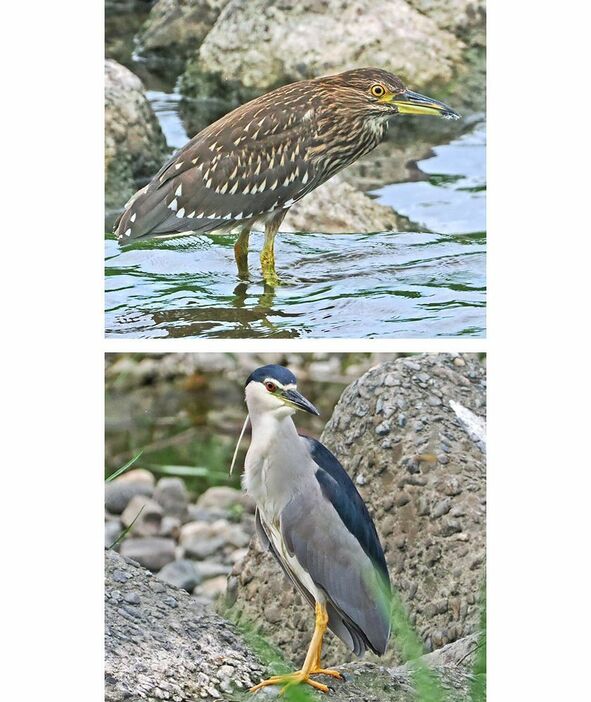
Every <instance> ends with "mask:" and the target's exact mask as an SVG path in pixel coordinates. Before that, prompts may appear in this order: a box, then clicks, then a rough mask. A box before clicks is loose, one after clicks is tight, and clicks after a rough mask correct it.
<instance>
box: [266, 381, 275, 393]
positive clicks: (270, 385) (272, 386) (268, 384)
mask: <svg viewBox="0 0 591 702" xmlns="http://www.w3.org/2000/svg"><path fill="white" fill-rule="evenodd" d="M265 387H266V388H267V390H268V391H269V392H275V390H277V386H276V385H275V383H272V382H271V381H270V380H267V382H266V383H265Z"/></svg>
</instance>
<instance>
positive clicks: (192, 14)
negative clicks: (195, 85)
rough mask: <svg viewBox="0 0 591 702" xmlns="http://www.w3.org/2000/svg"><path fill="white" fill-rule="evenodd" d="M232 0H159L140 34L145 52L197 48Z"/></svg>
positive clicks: (142, 51) (139, 37)
mask: <svg viewBox="0 0 591 702" xmlns="http://www.w3.org/2000/svg"><path fill="white" fill-rule="evenodd" d="M227 2H228V0H157V2H155V3H154V5H153V6H152V9H151V10H150V14H149V15H148V19H147V20H146V22H145V23H144V26H143V27H142V29H141V31H140V33H139V35H138V37H137V41H138V49H139V51H140V52H141V53H142V54H147V53H151V52H154V51H155V52H158V53H164V54H167V53H168V52H175V53H177V54H178V53H179V52H180V53H184V52H186V51H189V50H193V51H195V50H196V49H197V48H198V47H199V45H200V44H201V42H202V41H203V39H204V38H205V36H206V34H207V33H208V32H209V30H210V29H211V28H212V27H213V25H214V22H215V21H216V19H217V17H218V15H219V13H220V10H221V9H222V8H223V7H224V5H225V4H226V3H227Z"/></svg>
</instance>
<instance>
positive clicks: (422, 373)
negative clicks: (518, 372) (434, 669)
mask: <svg viewBox="0 0 591 702" xmlns="http://www.w3.org/2000/svg"><path fill="white" fill-rule="evenodd" d="M450 400H454V401H455V402H457V403H459V404H460V405H462V406H463V407H465V408H467V409H468V410H470V411H471V412H472V413H474V414H475V415H477V416H479V417H482V416H484V412H485V367H484V365H483V364H482V362H481V361H480V360H479V358H478V357H477V356H475V355H464V356H453V355H450V354H422V355H418V356H410V357H400V358H397V359H396V360H394V361H392V362H387V363H383V364H381V365H379V366H377V367H375V368H373V369H371V370H370V371H368V372H367V373H365V374H364V375H363V376H362V377H361V378H359V379H358V380H357V381H355V382H354V383H352V384H351V385H350V386H349V387H348V388H347V389H346V390H345V391H344V392H343V394H342V396H341V399H340V400H339V402H338V404H337V406H336V407H335V410H334V413H333V415H332V417H331V419H330V421H329V422H328V424H327V425H326V428H325V430H324V432H323V434H322V437H321V439H322V441H323V442H324V443H325V444H326V445H327V446H328V447H329V448H330V449H331V450H332V451H333V452H334V453H335V455H336V456H337V457H338V458H339V459H340V460H341V462H342V464H343V466H344V467H345V469H346V470H347V472H348V473H349V475H350V476H351V477H352V478H353V480H354V481H355V483H356V485H357V487H358V489H359V491H360V493H361V495H362V497H363V499H364V500H365V502H366V504H367V505H368V507H369V510H370V513H371V514H372V516H373V518H374V520H375V522H376V526H377V530H378V533H379V534H380V537H381V539H382V543H383V544H384V550H385V553H386V560H387V562H388V566H389V570H390V575H391V579H392V582H393V585H394V586H395V588H396V589H397V590H398V591H399V593H400V596H401V598H402V600H403V602H404V604H405V606H406V607H407V609H408V611H409V616H410V620H411V622H412V624H413V625H414V627H415V629H416V631H417V633H418V634H419V636H420V638H421V639H422V641H423V644H424V646H425V648H426V649H427V650H428V651H429V650H433V649H436V648H439V647H441V646H443V645H445V644H446V643H449V642H452V641H455V640H457V639H459V638H462V637H464V636H466V635H469V634H471V633H472V632H474V631H476V630H477V628H478V622H479V605H478V600H479V594H480V590H481V587H482V585H483V581H484V559H485V457H484V455H483V453H482V444H481V442H479V441H474V440H473V439H472V438H471V436H470V435H469V434H468V432H467V431H466V429H465V427H464V425H463V424H462V422H461V421H460V420H459V418H458V416H457V415H456V413H455V412H454V410H453V409H452V407H451V406H450ZM228 596H229V602H230V603H233V608H232V609H233V612H234V613H235V616H240V617H244V618H245V619H246V620H247V621H250V622H253V625H254V626H255V627H257V628H260V630H261V631H262V632H263V634H264V636H265V637H268V638H269V639H270V640H271V641H273V643H274V644H276V645H278V646H279V647H280V648H281V649H282V650H283V651H285V652H286V653H287V654H288V655H289V656H290V657H292V658H293V659H294V660H296V661H297V662H300V659H301V655H302V651H305V650H306V645H307V642H308V640H309V637H310V633H311V627H312V624H313V613H312V612H311V610H310V608H309V607H308V605H307V604H306V605H304V604H303V603H302V601H301V598H300V597H299V595H297V594H296V592H295V589H294V588H293V587H292V585H291V584H290V583H289V582H288V581H287V580H286V579H285V577H284V575H283V574H282V572H281V569H280V568H279V566H278V565H277V564H276V562H275V561H274V559H273V558H272V557H271V556H270V555H269V554H267V553H263V552H261V550H260V548H259V547H258V544H257V543H256V541H254V542H253V543H252V544H251V547H250V552H249V554H248V556H247V557H246V558H245V559H244V560H242V561H240V562H238V563H237V564H236V565H235V567H234V570H233V575H232V576H231V578H230V582H229V586H228ZM270 602H272V603H273V604H274V605H276V607H274V608H272V607H269V603H270ZM277 608H278V611H280V612H281V625H280V626H278V625H277V621H276V618H275V616H274V609H277ZM326 655H327V663H329V664H334V663H335V662H339V661H343V660H344V659H346V658H347V656H348V655H349V654H348V653H347V652H346V650H345V648H344V646H343V645H342V644H341V643H340V641H338V640H337V639H336V638H335V637H333V636H330V637H329V638H328V640H327V645H326ZM380 660H381V661H383V660H385V661H386V662H388V661H390V662H398V661H399V653H398V651H397V649H396V646H395V645H394V644H393V645H391V646H390V648H389V651H388V652H387V654H386V657H385V659H380Z"/></svg>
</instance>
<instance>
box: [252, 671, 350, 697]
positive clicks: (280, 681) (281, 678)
mask: <svg viewBox="0 0 591 702" xmlns="http://www.w3.org/2000/svg"><path fill="white" fill-rule="evenodd" d="M320 673H322V674H323V675H328V674H329V673H327V672H326V671H324V670H322V671H320V670H319V671H315V672H314V674H318V675H319V674H320ZM332 673H337V671H336V670H332V671H330V674H332ZM310 675H312V673H306V672H305V671H304V670H298V671H297V672H296V673H288V674H287V675H273V677H271V678H268V679H267V680H262V681H261V682H260V683H259V684H258V685H255V686H254V687H251V688H250V691H251V692H257V691H258V690H260V689H261V688H263V687H267V686H268V685H281V686H282V690H281V692H280V693H279V694H283V693H284V692H285V690H286V689H287V688H288V687H291V686H292V685H301V684H302V683H305V684H306V685H310V687H313V688H314V689H316V690H320V691H321V692H328V686H327V685H323V684H322V683H319V682H317V681H316V680H312V678H311V677H310ZM337 675H338V676H339V677H340V673H337ZM333 677H336V675H335V676H333Z"/></svg>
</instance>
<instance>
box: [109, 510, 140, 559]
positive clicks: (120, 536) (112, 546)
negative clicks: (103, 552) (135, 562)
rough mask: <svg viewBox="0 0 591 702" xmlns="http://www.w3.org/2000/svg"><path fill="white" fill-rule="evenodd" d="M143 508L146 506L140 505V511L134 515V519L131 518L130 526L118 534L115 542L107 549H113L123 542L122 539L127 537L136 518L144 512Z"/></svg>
mask: <svg viewBox="0 0 591 702" xmlns="http://www.w3.org/2000/svg"><path fill="white" fill-rule="evenodd" d="M145 506H146V505H142V506H141V509H140V511H139V512H138V513H137V514H136V515H135V517H134V518H133V520H132V522H131V524H130V525H129V526H128V527H127V528H126V529H124V530H123V531H122V532H121V533H120V534H119V536H118V537H117V538H116V539H115V541H113V543H112V544H111V545H110V546H109V548H115V546H117V544H118V543H120V542H121V541H123V539H124V538H125V537H126V536H127V534H128V533H129V530H130V529H131V527H132V526H133V525H134V524H135V522H136V520H137V518H138V517H139V516H140V514H141V513H142V512H143V511H144V507H145Z"/></svg>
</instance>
